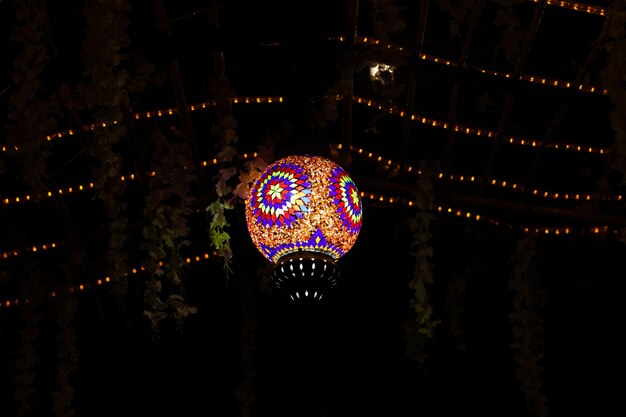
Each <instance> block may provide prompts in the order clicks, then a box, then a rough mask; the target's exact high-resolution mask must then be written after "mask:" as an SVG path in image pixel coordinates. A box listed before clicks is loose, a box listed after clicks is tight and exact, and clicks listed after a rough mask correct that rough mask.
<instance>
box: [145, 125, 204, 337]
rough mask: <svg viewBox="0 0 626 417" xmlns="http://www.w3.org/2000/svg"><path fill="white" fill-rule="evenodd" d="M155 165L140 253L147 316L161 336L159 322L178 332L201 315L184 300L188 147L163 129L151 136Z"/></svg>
mask: <svg viewBox="0 0 626 417" xmlns="http://www.w3.org/2000/svg"><path fill="white" fill-rule="evenodd" d="M152 141H153V143H154V155H153V161H154V165H153V166H152V167H151V176H150V180H149V181H148V193H147V195H146V197H145V208H144V221H145V226H144V228H143V237H144V239H145V240H144V243H143V245H142V249H143V250H144V251H145V252H146V254H147V259H146V261H145V262H144V263H145V269H146V271H147V272H148V273H149V274H150V278H149V279H148V281H147V282H146V289H145V291H144V302H145V303H146V306H147V308H146V309H145V310H144V315H145V316H146V317H147V318H148V319H149V320H150V323H151V325H152V329H153V331H154V332H155V334H158V330H159V323H160V322H161V320H163V319H165V318H167V317H169V318H171V319H173V320H174V322H175V323H176V325H177V327H178V328H179V329H181V328H182V325H183V322H184V320H185V318H186V317H188V316H189V315H190V314H195V313H197V309H196V307H192V306H190V305H189V304H188V303H187V300H186V299H185V286H184V282H183V275H182V271H183V268H184V267H185V265H186V263H185V260H184V258H183V256H182V255H181V249H182V248H183V247H184V246H188V245H190V244H191V242H190V241H189V240H187V236H188V235H189V232H190V228H189V225H188V217H189V216H190V215H191V214H193V209H192V205H193V203H194V201H195V197H193V196H192V195H191V194H190V185H191V184H192V183H193V182H194V181H195V179H196V176H195V174H193V173H192V167H193V159H192V154H191V148H190V146H189V144H188V142H187V141H186V140H185V139H184V138H182V137H177V136H173V137H171V138H167V137H166V136H165V135H164V134H163V133H162V132H160V131H159V130H155V131H154V132H153V134H152Z"/></svg>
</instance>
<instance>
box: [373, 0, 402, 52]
mask: <svg viewBox="0 0 626 417" xmlns="http://www.w3.org/2000/svg"><path fill="white" fill-rule="evenodd" d="M370 3H371V4H372V21H373V23H374V36H375V37H377V38H378V39H380V40H382V41H384V42H385V43H386V42H389V41H391V36H393V35H397V34H398V33H400V32H401V31H403V30H404V29H405V28H406V22H405V21H404V19H403V18H402V14H401V13H402V11H403V10H405V9H406V7H405V6H398V5H397V4H396V2H395V0H370Z"/></svg>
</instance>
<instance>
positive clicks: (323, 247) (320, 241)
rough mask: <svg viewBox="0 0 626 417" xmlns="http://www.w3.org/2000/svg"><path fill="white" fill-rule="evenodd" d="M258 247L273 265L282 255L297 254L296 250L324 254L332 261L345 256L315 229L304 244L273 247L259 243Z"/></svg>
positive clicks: (294, 243) (297, 243)
mask: <svg viewBox="0 0 626 417" xmlns="http://www.w3.org/2000/svg"><path fill="white" fill-rule="evenodd" d="M260 245H261V249H262V250H263V253H264V254H265V256H266V257H267V258H268V259H269V260H271V261H272V262H274V263H276V262H277V261H278V260H279V259H280V258H282V257H283V256H284V255H287V254H289V253H293V252H297V251H298V250H302V251H307V252H319V253H325V254H327V255H329V256H331V257H332V258H334V259H339V258H340V257H342V256H343V255H344V254H345V252H344V251H343V250H342V249H341V248H339V247H337V246H335V245H333V244H331V243H328V241H327V240H326V237H325V236H324V233H322V231H321V230H320V229H317V230H316V231H315V232H314V233H313V234H312V235H311V237H310V238H309V240H308V241H306V242H293V243H291V242H290V243H287V244H284V245H278V246H274V247H271V246H268V245H266V244H264V243H262V242H261V243H260Z"/></svg>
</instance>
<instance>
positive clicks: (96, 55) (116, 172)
mask: <svg viewBox="0 0 626 417" xmlns="http://www.w3.org/2000/svg"><path fill="white" fill-rule="evenodd" d="M129 9H130V2H128V1H126V0H87V1H86V2H85V5H84V7H83V13H84V16H85V33H86V36H85V40H84V41H83V44H82V58H83V63H84V67H85V68H84V75H85V76H86V81H85V82H81V83H79V84H78V86H77V91H78V93H79V95H80V97H81V99H82V100H83V102H84V103H85V105H86V108H87V109H89V110H90V111H92V116H93V119H94V120H93V121H94V122H98V123H102V128H99V129H97V130H96V131H94V145H93V146H91V147H90V148H89V149H90V154H91V155H92V156H93V157H94V158H95V159H96V160H97V161H98V167H97V169H96V171H97V172H96V173H95V177H96V185H97V189H98V197H99V198H100V200H101V201H102V203H103V205H104V208H105V211H106V214H107V216H108V219H109V225H108V228H109V244H108V249H107V253H106V262H107V268H108V271H107V272H108V275H109V276H110V278H111V280H112V282H113V283H114V286H113V293H114V295H116V296H117V297H118V298H121V297H122V296H123V295H125V294H126V290H127V282H126V280H125V279H123V277H124V275H125V274H126V273H127V271H128V266H127V262H128V255H127V253H126V252H125V250H124V245H125V243H126V240H127V234H126V229H127V223H128V219H127V216H126V214H125V212H126V203H124V202H123V201H122V195H123V193H124V191H125V188H126V186H125V185H126V183H125V182H124V181H120V177H121V175H122V171H123V158H122V155H121V154H120V153H118V152H116V150H115V145H116V144H118V142H119V141H120V139H121V138H122V137H124V135H125V134H126V130H125V128H124V127H123V126H121V125H120V124H118V123H117V122H115V121H117V120H122V116H123V114H122V108H124V107H126V106H127V105H128V96H127V91H126V89H125V86H126V83H127V80H128V73H127V71H126V70H124V69H122V68H121V63H122V62H123V61H124V60H126V58H127V57H126V55H125V54H124V53H123V50H124V48H126V47H128V46H129V45H130V38H129V37H128V35H127V34H126V33H125V29H126V27H127V26H128V23H129V19H128V17H127V16H126V13H127V11H128V10H129Z"/></svg>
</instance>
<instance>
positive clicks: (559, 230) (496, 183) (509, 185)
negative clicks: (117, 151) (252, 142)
mask: <svg viewBox="0 0 626 417" xmlns="http://www.w3.org/2000/svg"><path fill="white" fill-rule="evenodd" d="M332 146H333V147H334V148H335V149H337V150H343V149H345V148H344V145H343V144H335V145H332ZM349 150H350V151H351V152H353V153H355V154H357V155H359V156H361V157H363V158H365V159H368V160H370V161H372V162H375V163H378V164H380V165H381V166H382V167H383V168H384V169H394V170H399V169H400V168H401V166H400V164H399V163H397V162H395V161H393V160H392V159H387V158H384V157H383V156H382V155H378V154H376V153H373V152H369V151H367V150H366V149H364V148H361V147H356V146H350V147H349ZM257 156H258V154H257V153H256V152H251V153H243V154H242V157H243V159H244V160H245V159H249V158H256V157H257ZM218 163H220V161H219V160H218V159H217V158H213V159H211V160H205V161H202V166H205V167H206V166H209V165H217V164H218ZM405 171H406V172H407V173H410V174H416V175H421V174H422V171H421V170H420V169H419V168H414V167H413V166H411V165H407V166H406V167H405ZM147 175H148V176H155V175H156V172H154V171H152V172H150V173H148V174H147ZM136 178H137V175H136V174H131V175H128V176H122V177H120V181H132V180H135V179H136ZM434 178H435V180H450V181H457V182H469V183H476V184H480V183H483V182H484V180H483V179H482V178H480V177H478V176H471V175H452V174H450V175H448V174H445V173H443V172H437V173H435V175H434ZM486 184H487V185H490V186H493V187H500V188H506V189H509V190H514V191H518V192H527V193H530V194H531V195H533V196H538V197H543V198H545V199H553V200H571V201H590V200H595V199H598V200H605V201H622V200H623V196H622V195H612V196H600V197H598V196H595V195H593V194H574V193H572V194H568V193H559V192H548V191H542V190H539V189H534V188H533V189H530V190H527V189H525V188H524V187H523V186H522V185H520V184H516V183H514V182H507V181H505V180H497V179H491V180H489V181H487V182H486ZM93 188H94V184H93V183H86V184H84V185H82V184H81V185H77V186H74V187H67V188H65V189H59V190H57V192H55V193H52V192H49V194H48V197H53V196H57V195H58V196H66V195H69V194H74V193H77V192H80V191H87V190H91V189H93ZM360 195H361V197H362V198H363V199H365V200H369V201H372V202H376V203H384V204H391V205H406V206H408V207H413V206H415V201H414V200H411V199H407V198H403V197H393V196H388V195H384V194H378V193H372V192H365V191H362V192H361V193H360ZM2 201H3V203H4V204H15V203H25V202H27V201H32V199H31V198H19V197H14V198H4V199H2ZM436 211H437V212H439V213H443V214H451V215H455V216H457V217H461V218H464V219H468V220H473V221H483V222H486V223H488V224H492V225H494V226H500V225H502V226H505V227H507V228H509V229H515V230H521V231H523V232H535V233H543V234H551V235H569V234H571V233H572V232H573V230H575V228H574V227H572V226H562V227H554V226H546V227H537V226H514V225H512V224H510V223H505V222H503V221H501V220H498V219H495V218H489V217H488V216H485V215H483V214H480V213H476V212H470V211H464V210H460V209H456V208H452V207H446V206H437V208H436ZM588 230H589V232H590V233H592V234H599V233H607V232H608V231H609V227H608V226H589V227H588ZM611 232H612V233H620V232H621V229H620V228H614V229H611ZM58 246H59V243H56V242H50V243H44V244H40V245H32V246H28V247H25V248H22V249H12V250H5V251H4V252H2V253H0V259H2V260H8V259H10V258H15V257H18V256H20V255H24V254H27V253H37V252H44V251H48V250H51V249H55V248H58Z"/></svg>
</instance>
